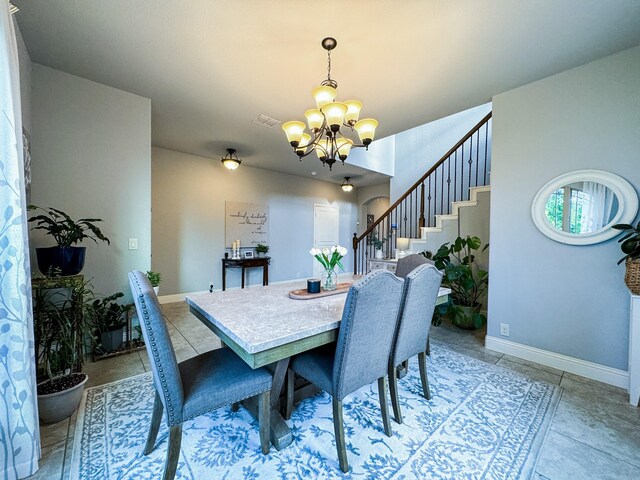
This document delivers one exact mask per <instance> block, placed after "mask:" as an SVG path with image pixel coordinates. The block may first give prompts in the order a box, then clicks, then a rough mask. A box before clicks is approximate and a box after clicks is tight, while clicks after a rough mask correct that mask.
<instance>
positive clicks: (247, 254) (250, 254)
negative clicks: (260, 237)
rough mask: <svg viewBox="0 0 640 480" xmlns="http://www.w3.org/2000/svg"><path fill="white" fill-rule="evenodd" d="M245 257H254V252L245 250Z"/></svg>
mask: <svg viewBox="0 0 640 480" xmlns="http://www.w3.org/2000/svg"><path fill="white" fill-rule="evenodd" d="M244 258H253V252H251V251H248V252H244Z"/></svg>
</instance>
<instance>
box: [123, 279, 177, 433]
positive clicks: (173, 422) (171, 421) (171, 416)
mask: <svg viewBox="0 0 640 480" xmlns="http://www.w3.org/2000/svg"><path fill="white" fill-rule="evenodd" d="M134 278H135V277H134ZM135 280H136V286H137V289H138V292H141V286H140V282H138V279H135ZM138 299H139V300H140V304H141V306H142V313H143V314H144V320H145V322H144V324H145V330H146V331H147V335H148V336H149V341H150V342H151V347H152V351H153V353H154V355H153V357H154V363H155V365H156V369H157V370H158V373H159V375H160V383H162V387H163V388H162V390H163V391H164V395H163V396H164V400H165V403H166V407H167V410H168V412H167V413H168V414H169V426H170V427H173V426H175V425H180V424H181V423H182V421H178V420H176V419H175V414H174V409H173V402H172V401H171V397H170V396H169V389H168V388H167V380H166V378H165V376H164V371H163V370H162V367H161V364H160V355H159V354H158V349H157V348H156V342H155V337H154V336H153V330H152V329H151V323H150V322H149V311H148V310H147V304H146V303H145V301H144V295H143V294H142V293H138Z"/></svg>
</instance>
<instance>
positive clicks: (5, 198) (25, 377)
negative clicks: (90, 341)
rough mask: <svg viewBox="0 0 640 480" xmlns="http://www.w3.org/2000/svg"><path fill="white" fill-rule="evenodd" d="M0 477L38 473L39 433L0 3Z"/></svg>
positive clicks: (17, 125)
mask: <svg viewBox="0 0 640 480" xmlns="http://www.w3.org/2000/svg"><path fill="white" fill-rule="evenodd" d="M0 110H1V111H0V478H3V479H7V480H9V479H18V478H24V477H27V476H29V475H32V474H33V473H34V472H35V471H36V470H37V469H38V459H39V458H40V432H39V429H38V409H37V396H36V373H35V361H34V348H33V318H32V315H31V282H30V278H31V274H30V271H29V248H28V237H27V235H28V229H27V216H26V204H25V203H26V202H25V187H24V170H23V160H22V117H21V114H20V84H19V77H18V50H17V47H16V37H15V32H14V29H13V23H12V19H11V15H10V14H9V6H8V3H7V1H6V0H0Z"/></svg>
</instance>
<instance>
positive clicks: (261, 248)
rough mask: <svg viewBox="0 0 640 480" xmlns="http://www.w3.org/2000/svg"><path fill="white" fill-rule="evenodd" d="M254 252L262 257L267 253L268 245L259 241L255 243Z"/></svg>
mask: <svg viewBox="0 0 640 480" xmlns="http://www.w3.org/2000/svg"><path fill="white" fill-rule="evenodd" d="M256 253H257V254H258V257H264V256H266V255H267V253H269V247H268V246H267V245H264V244H262V243H259V244H258V245H256Z"/></svg>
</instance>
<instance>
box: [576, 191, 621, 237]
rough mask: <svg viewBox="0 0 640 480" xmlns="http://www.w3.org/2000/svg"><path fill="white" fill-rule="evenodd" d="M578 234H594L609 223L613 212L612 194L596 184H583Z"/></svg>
mask: <svg viewBox="0 0 640 480" xmlns="http://www.w3.org/2000/svg"><path fill="white" fill-rule="evenodd" d="M582 191H583V193H584V194H585V198H584V201H583V203H582V218H581V227H580V233H588V232H596V231H598V230H600V229H601V228H602V227H604V226H605V225H606V224H608V223H609V220H610V219H611V211H612V210H613V199H614V195H613V192H612V191H611V190H610V189H608V188H607V187H605V186H604V185H602V184H601V183H596V182H584V184H583V187H582Z"/></svg>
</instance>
